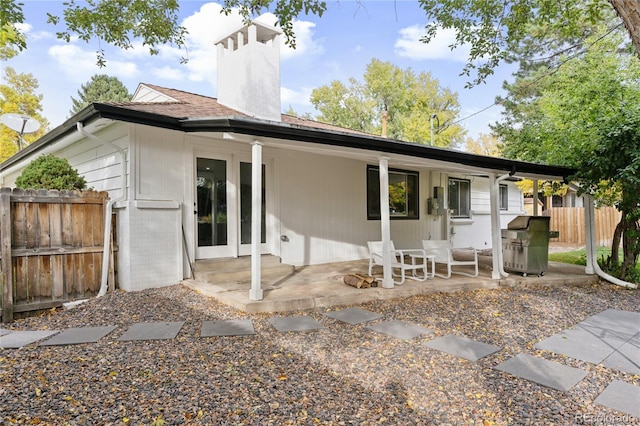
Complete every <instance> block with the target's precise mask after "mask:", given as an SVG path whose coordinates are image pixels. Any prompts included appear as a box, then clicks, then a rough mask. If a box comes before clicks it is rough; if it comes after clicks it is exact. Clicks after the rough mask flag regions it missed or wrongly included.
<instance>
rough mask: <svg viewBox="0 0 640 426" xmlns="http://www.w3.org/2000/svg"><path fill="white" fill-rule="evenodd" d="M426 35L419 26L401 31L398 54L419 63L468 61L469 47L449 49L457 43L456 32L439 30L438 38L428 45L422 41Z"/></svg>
mask: <svg viewBox="0 0 640 426" xmlns="http://www.w3.org/2000/svg"><path fill="white" fill-rule="evenodd" d="M425 34H426V30H425V29H424V28H423V27H421V26H419V25H412V26H410V27H406V28H402V29H401V30H400V37H399V38H398V39H397V40H396V43H395V50H396V53H397V54H398V55H400V56H403V57H406V58H409V59H413V60H417V61H420V60H425V59H431V60H436V59H445V60H451V61H460V62H466V61H467V59H468V56H469V48H468V47H467V46H461V47H458V48H456V49H454V50H453V51H452V50H451V48H450V47H449V46H450V45H451V44H453V43H454V42H455V38H456V33H455V30H453V29H440V30H438V33H437V34H436V36H435V37H434V38H433V39H432V40H431V41H430V42H429V43H428V44H427V43H424V42H421V41H420V39H421V38H422V37H423V36H424V35H425Z"/></svg>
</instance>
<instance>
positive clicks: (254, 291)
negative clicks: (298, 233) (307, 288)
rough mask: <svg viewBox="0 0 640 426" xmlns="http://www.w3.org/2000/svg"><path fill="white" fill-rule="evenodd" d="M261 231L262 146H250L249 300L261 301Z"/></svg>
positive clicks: (255, 143)
mask: <svg viewBox="0 0 640 426" xmlns="http://www.w3.org/2000/svg"><path fill="white" fill-rule="evenodd" d="M261 229H262V144H261V143H260V142H258V141H255V142H253V144H252V146H251V291H250V292H249V299H250V300H262V276H261V273H260V267H261V257H260V256H261V254H262V252H261V250H260V244H261V240H262V239H261Z"/></svg>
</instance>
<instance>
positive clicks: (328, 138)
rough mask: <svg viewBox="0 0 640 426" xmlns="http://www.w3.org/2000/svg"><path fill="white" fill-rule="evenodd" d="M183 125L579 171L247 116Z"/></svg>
mask: <svg viewBox="0 0 640 426" xmlns="http://www.w3.org/2000/svg"><path fill="white" fill-rule="evenodd" d="M181 125H182V128H183V130H184V131H186V132H233V133H239V134H245V135H252V136H259V137H270V138H278V139H286V140H293V141H301V142H309V143H320V144H323V145H331V146H340V147H348V148H355V149H364V150H368V151H379V152H382V153H389V154H398V155H408V156H412V157H418V158H425V159H430V160H436V161H444V162H454V163H457V164H462V165H467V166H471V167H476V168H482V169H487V170H499V171H501V172H504V173H509V174H511V175H520V176H522V175H524V176H532V177H538V178H540V179H563V180H566V179H567V178H568V177H569V176H571V175H572V174H574V173H575V170H573V169H571V168H567V167H563V166H548V165H545V164H536V163H529V162H525V161H519V160H510V159H506V158H498V157H489V156H482V155H477V154H470V153H467V152H463V151H455V150H451V149H445V148H439V147H433V146H426V145H419V144H416V143H410V142H403V141H398V140H393V139H387V138H382V137H377V136H366V135H359V134H354V133H347V132H339V131H332V130H327V129H310V128H303V127H298V126H292V125H289V124H284V123H275V122H268V121H264V120H257V119H252V118H244V117H232V118H211V119H188V120H182V121H181Z"/></svg>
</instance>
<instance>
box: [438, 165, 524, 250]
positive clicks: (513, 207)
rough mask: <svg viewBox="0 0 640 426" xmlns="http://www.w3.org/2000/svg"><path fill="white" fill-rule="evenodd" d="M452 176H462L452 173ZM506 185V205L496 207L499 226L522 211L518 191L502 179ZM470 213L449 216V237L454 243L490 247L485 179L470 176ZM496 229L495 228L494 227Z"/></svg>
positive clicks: (457, 245)
mask: <svg viewBox="0 0 640 426" xmlns="http://www.w3.org/2000/svg"><path fill="white" fill-rule="evenodd" d="M452 177H462V176H453V175H452ZM501 184H502V185H507V188H508V189H507V193H508V208H507V210H500V228H501V229H502V228H506V227H507V224H508V223H509V222H510V221H511V220H513V219H514V218H515V217H516V216H519V215H523V214H526V211H525V210H524V199H523V196H522V193H521V192H520V190H519V189H518V187H517V186H516V185H515V183H514V182H510V181H502V182H501ZM471 213H472V214H471V217H470V218H468V219H467V218H460V219H453V218H452V219H451V221H450V224H451V226H450V229H449V232H450V237H451V244H452V245H453V246H454V247H474V248H476V249H478V250H482V249H490V248H491V245H492V244H491V241H492V240H491V232H492V230H491V205H490V199H489V179H487V178H484V177H474V178H472V179H471ZM498 232H499V231H498Z"/></svg>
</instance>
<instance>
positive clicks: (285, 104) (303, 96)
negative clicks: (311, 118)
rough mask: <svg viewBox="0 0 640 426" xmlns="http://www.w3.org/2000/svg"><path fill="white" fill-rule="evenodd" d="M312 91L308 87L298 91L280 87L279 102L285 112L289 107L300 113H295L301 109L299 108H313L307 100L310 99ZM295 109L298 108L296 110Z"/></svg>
mask: <svg viewBox="0 0 640 426" xmlns="http://www.w3.org/2000/svg"><path fill="white" fill-rule="evenodd" d="M312 90H313V89H311V88H308V87H303V88H301V89H299V90H293V89H288V88H286V87H281V88H280V102H281V105H282V108H283V109H285V110H287V109H289V106H292V107H293V109H294V110H296V112H300V111H297V109H301V108H300V107H302V109H305V110H307V109H309V108H313V105H312V104H311V102H310V101H309V99H311V91H312ZM296 107H298V108H297V109H296ZM305 112H306V111H305Z"/></svg>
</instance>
